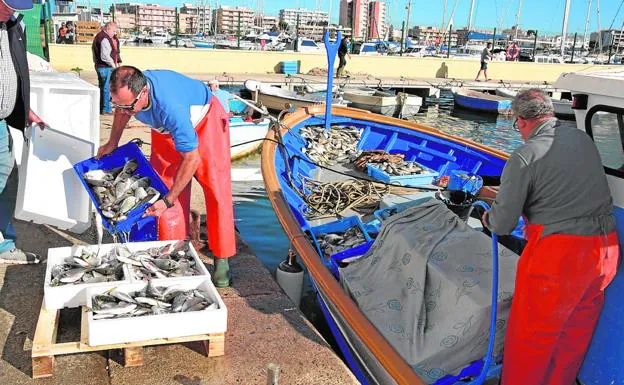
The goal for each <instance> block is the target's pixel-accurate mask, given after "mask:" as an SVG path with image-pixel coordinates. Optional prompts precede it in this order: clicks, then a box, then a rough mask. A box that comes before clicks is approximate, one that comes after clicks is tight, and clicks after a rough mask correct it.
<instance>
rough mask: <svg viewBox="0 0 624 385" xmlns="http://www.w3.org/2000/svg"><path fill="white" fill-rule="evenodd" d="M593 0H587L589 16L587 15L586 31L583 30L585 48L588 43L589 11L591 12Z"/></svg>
mask: <svg viewBox="0 0 624 385" xmlns="http://www.w3.org/2000/svg"><path fill="white" fill-rule="evenodd" d="M591 6H592V0H589V1H587V16H586V17H585V31H583V49H585V44H587V30H588V29H589V13H590V12H591Z"/></svg>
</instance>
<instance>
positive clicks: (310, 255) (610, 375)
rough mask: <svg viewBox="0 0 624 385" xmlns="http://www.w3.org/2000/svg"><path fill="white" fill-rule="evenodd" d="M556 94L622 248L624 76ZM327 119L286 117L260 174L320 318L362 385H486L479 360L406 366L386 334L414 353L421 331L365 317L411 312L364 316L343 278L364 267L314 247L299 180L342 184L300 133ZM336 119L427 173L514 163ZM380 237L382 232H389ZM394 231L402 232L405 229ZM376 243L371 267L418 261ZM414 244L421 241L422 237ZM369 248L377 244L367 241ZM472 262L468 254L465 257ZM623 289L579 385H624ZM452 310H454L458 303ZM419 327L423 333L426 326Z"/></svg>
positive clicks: (361, 116) (574, 79)
mask: <svg viewBox="0 0 624 385" xmlns="http://www.w3.org/2000/svg"><path fill="white" fill-rule="evenodd" d="M556 86H557V87H559V88H563V89H569V90H571V91H572V94H573V98H574V100H575V103H574V105H575V110H574V111H575V114H576V117H577V119H576V120H577V124H578V128H579V129H581V130H584V131H586V132H587V133H588V135H589V136H590V137H592V138H593V139H594V141H595V142H596V146H597V148H598V151H599V152H600V155H601V158H602V161H603V165H604V167H605V171H606V173H607V179H608V181H609V186H610V188H611V194H612V198H613V202H614V214H615V216H616V219H617V232H618V235H619V239H620V244H621V245H622V241H623V240H624V171H622V170H623V169H624V167H623V164H624V142H623V141H624V139H622V138H624V136H622V135H621V133H622V132H624V123H622V122H623V121H624V118H623V116H624V109H623V108H622V107H621V106H622V103H623V101H624V94H623V93H622V91H621V90H622V89H624V72H622V71H619V72H616V73H613V74H611V73H608V74H605V73H579V74H567V75H564V76H562V77H561V78H560V80H559V81H558V82H557V84H556ZM323 115H324V108H323V106H314V107H310V108H307V109H300V110H298V111H296V112H294V113H292V114H289V115H287V116H286V117H285V118H284V119H283V121H282V123H283V127H287V128H283V129H282V130H281V137H282V138H283V142H284V145H285V146H279V147H278V146H277V145H276V144H275V143H274V142H268V141H267V142H265V143H264V145H263V146H264V148H263V158H262V172H263V177H264V180H265V185H266V189H267V192H268V195H269V199H270V200H271V203H272V204H273V207H274V210H275V212H276V214H277V217H278V219H279V220H280V222H281V224H282V227H283V228H284V230H285V231H286V233H287V235H288V237H289V239H290V240H291V242H292V246H293V247H294V248H295V249H296V251H297V253H298V255H299V256H300V257H301V259H302V260H303V262H304V263H305V264H306V266H307V268H308V272H309V274H310V277H311V280H312V283H313V287H314V288H315V290H316V293H317V296H318V299H319V304H320V307H321V310H322V311H323V313H324V315H325V317H326V319H327V322H328V325H329V327H330V329H331V331H332V333H333V334H334V336H335V337H336V340H337V343H338V346H339V347H340V349H341V351H342V353H343V355H344V357H345V361H346V362H347V364H348V365H349V366H350V368H351V369H352V370H353V371H354V373H355V375H356V377H357V378H358V380H359V381H360V382H361V383H363V384H422V383H424V382H426V383H434V384H436V385H437V384H440V385H441V384H444V385H448V384H453V385H458V384H482V383H483V378H481V377H479V378H477V379H475V378H476V377H477V375H478V374H479V372H480V370H482V366H483V364H482V361H481V360H476V361H473V363H472V365H468V366H467V367H466V368H464V369H463V370H461V372H459V373H445V372H444V371H441V370H439V368H431V369H430V368H427V367H426V365H411V363H408V362H406V360H405V358H404V354H402V353H400V352H399V351H397V349H396V348H395V346H394V345H393V344H392V343H390V342H389V341H390V340H389V337H388V332H390V333H395V334H398V335H399V336H400V338H403V340H407V341H409V342H412V343H413V344H414V346H417V345H416V344H417V343H418V342H419V341H420V338H421V337H423V335H422V334H418V333H412V332H418V331H419V330H420V329H417V328H414V329H405V328H403V327H402V325H397V324H393V323H389V324H387V325H379V324H374V323H373V322H372V321H371V320H370V318H369V316H368V314H370V313H366V311H367V310H372V311H373V312H379V313H386V314H387V313H392V312H394V311H400V310H402V308H403V306H405V305H406V304H405V303H403V304H402V303H401V302H397V301H388V303H385V302H380V303H379V305H378V306H376V307H374V308H372V309H363V308H360V307H359V306H358V303H359V302H358V301H359V300H358V299H359V298H360V297H361V296H367V295H368V293H362V292H349V291H347V290H346V287H347V286H346V285H345V282H348V280H349V279H351V278H353V277H351V278H349V277H343V276H342V274H343V272H345V271H349V270H346V269H345V267H348V266H349V265H350V264H353V262H354V261H357V259H356V258H357V257H358V255H357V254H355V253H352V254H351V255H349V256H348V258H345V259H338V258H337V255H338V254H334V255H330V256H329V257H327V256H326V255H323V252H322V250H319V249H318V248H317V247H315V246H318V245H316V243H317V242H316V240H315V237H314V235H315V234H316V236H318V235H319V231H315V229H318V225H319V222H320V220H318V219H314V220H312V219H311V218H309V217H308V216H307V215H306V213H307V212H309V211H306V205H308V204H311V203H312V202H313V201H311V200H305V199H304V197H302V191H303V193H304V194H305V189H300V187H301V185H300V181H301V180H302V178H309V179H314V180H318V181H322V180H327V179H335V176H334V177H333V178H328V176H327V175H325V176H323V173H326V171H327V170H325V169H323V170H321V169H319V167H317V166H316V165H315V164H314V163H313V162H312V161H311V158H309V157H308V156H307V155H306V151H303V149H304V148H307V147H308V146H307V145H306V140H305V138H304V137H303V136H302V130H304V129H305V128H306V127H310V126H320V125H323V123H324V118H323ZM332 115H333V117H332V123H333V124H335V125H336V124H340V125H345V126H350V127H355V128H357V129H358V130H360V135H359V138H360V139H359V142H358V146H357V148H358V149H360V150H367V149H383V150H387V151H388V152H393V153H397V152H398V153H402V154H404V155H406V156H408V157H409V158H410V159H417V160H418V161H419V162H420V163H421V164H422V165H423V166H426V167H428V168H430V169H433V170H437V171H439V172H442V171H443V170H444V167H445V166H447V167H446V168H447V169H448V168H449V166H450V167H459V168H461V169H463V170H467V171H469V172H470V173H472V174H479V175H483V176H488V175H490V176H492V175H500V173H501V172H502V167H503V165H504V162H505V159H506V157H507V155H506V154H505V153H502V152H499V151H495V150H492V149H490V148H488V147H486V146H483V145H480V144H478V143H474V142H472V141H469V140H465V139H460V138H457V137H453V136H450V135H446V134H444V133H441V132H439V131H437V130H433V129H428V128H426V127H424V126H421V125H417V124H414V123H410V122H405V121H400V120H397V119H392V118H388V117H383V116H379V115H374V114H370V113H366V112H363V111H358V110H354V109H350V108H338V107H334V108H332ZM351 130H352V129H351ZM267 138H269V139H271V140H279V139H280V138H279V137H278V136H277V135H275V134H274V133H273V132H270V133H269V134H268V136H267ZM411 155H415V156H413V157H412V156H411ZM332 167H334V168H336V169H338V170H340V171H342V172H343V173H344V172H345V171H346V172H347V173H348V175H356V174H353V170H352V169H347V168H345V167H344V165H343V164H339V165H335V166H332ZM420 187H421V189H422V188H426V187H427V186H426V185H421V186H420ZM298 191H299V192H298ZM421 193H423V192H419V193H413V194H412V197H411V199H413V196H414V195H416V194H421ZM408 199H410V198H408V197H405V200H408ZM397 207H398V205H396V204H395V205H392V206H389V207H388V208H391V209H394V208H397ZM405 212H407V210H406V211H405ZM402 218H403V217H402ZM402 218H401V219H402ZM358 220H359V221H361V222H364V223H363V224H362V225H361V227H360V228H361V231H363V232H365V233H367V232H369V231H371V232H372V231H373V230H369V229H370V228H371V225H372V222H367V218H366V217H364V216H363V215H362V216H361V219H360V217H358ZM358 220H355V223H356V224H357V223H359V222H358ZM469 220H470V218H469ZM335 222H336V221H335V218H334V222H331V221H330V222H329V223H328V222H327V220H325V222H321V223H324V224H323V225H322V226H326V225H330V226H329V227H326V229H331V226H332V225H334V224H335ZM382 223H383V222H382ZM386 225H387V223H386ZM335 229H336V227H335V226H334V230H335ZM393 229H394V228H393ZM424 230H425V229H424V228H423V231H424ZM325 231H326V232H327V233H329V232H330V231H329V230H325ZM426 231H429V230H426ZM381 232H384V230H383V225H382V230H381ZM397 232H400V228H398V229H397ZM379 234H381V233H379ZM379 234H378V235H379ZM412 236H413V234H412ZM413 237H414V236H413ZM378 240H379V238H377V240H376V241H374V242H375V243H373V245H372V246H371V245H369V248H370V250H372V253H368V254H366V255H364V257H362V260H363V259H367V258H369V257H371V256H374V257H375V256H376V257H378V258H372V259H373V260H374V261H379V262H376V263H383V262H384V260H385V259H392V260H393V261H394V262H393V263H392V264H391V265H390V266H391V268H393V269H398V270H401V269H403V266H405V265H407V264H408V263H409V261H410V259H411V258H413V255H411V254H410V255H408V254H398V255H393V254H392V253H389V254H384V255H381V256H380V255H375V251H374V246H375V244H377V243H379V242H377V241H378ZM416 240H418V238H417V237H416ZM369 242H373V241H370V240H369ZM358 247H359V246H358ZM377 247H379V248H381V247H382V245H377ZM365 253H366V252H365ZM466 254H470V253H469V252H466ZM462 257H464V255H461V253H459V255H446V254H438V255H436V256H435V257H434V260H435V261H438V262H440V261H442V260H446V259H447V258H448V259H452V260H453V262H454V263H457V264H458V265H457V266H459V267H458V269H459V268H461V271H471V270H470V269H469V268H468V269H467V268H466V265H464V264H461V258H462ZM435 261H434V264H435V263H436V262H435ZM395 262H396V263H395ZM434 270H435V268H434ZM436 271H437V270H436ZM484 275H485V276H484V277H482V278H483V281H487V279H488V277H487V274H484ZM365 278H366V277H365ZM338 279H340V282H339V281H338ZM504 280H505V278H503V279H502V281H501V282H503V283H504ZM368 282H369V283H370V287H373V286H374V285H376V284H378V283H379V282H377V281H374V280H371V281H368ZM397 284H398V285H399V286H401V287H403V285H405V290H409V291H410V292H411V293H419V292H421V291H422V290H423V288H422V287H421V286H417V285H415V282H414V281H409V280H408V281H407V282H397ZM470 285H472V283H470ZM622 290H624V270H620V271H619V272H618V274H617V275H616V278H615V280H614V281H613V282H612V283H611V285H610V286H609V287H608V288H607V290H606V294H605V305H604V307H603V310H602V313H601V316H600V319H599V321H598V324H597V327H596V330H595V332H594V334H593V340H592V343H591V346H590V349H589V351H588V352H587V354H586V357H585V361H584V364H583V367H582V369H581V372H580V375H579V383H581V384H585V385H589V384H595V385H599V384H609V383H624V369H623V368H622V366H621V365H619V364H618V363H619V362H621V360H622V359H623V358H624V353H623V352H624V338H622V337H624V331H623V330H624V329H622V327H621V309H622V308H623V307H624V297H622V296H621V291H622ZM499 294H502V292H499ZM495 298H496V296H495ZM452 302H453V304H454V303H455V301H452ZM439 304H440V303H439V302H436V303H433V302H432V303H427V304H426V306H425V307H423V309H425V310H426V313H427V316H429V311H430V310H432V309H435V306H437V305H439ZM434 305H435V306H434ZM497 319H498V318H497ZM425 322H426V321H425ZM414 324H416V321H414ZM503 325H504V323H501V324H500V325H499V322H496V326H497V327H496V329H497V332H500V331H502V330H498V327H499V326H503ZM384 326H386V327H384ZM418 326H419V327H420V323H419V324H418ZM466 326H468V324H466V323H462V324H461V325H460V324H458V326H457V327H456V328H455V327H454V329H456V330H457V329H459V330H462V333H466V332H467V330H469V331H472V330H473V329H474V328H475V327H476V325H475V324H474V323H472V322H470V323H469V327H468V328H466ZM386 329H387V330H386ZM451 334H453V335H452V336H451V335H449V336H447V337H448V338H445V339H443V340H442V342H441V343H440V345H441V346H443V347H444V348H445V354H446V356H447V357H448V359H449V360H451V359H454V358H455V353H456V352H455V351H454V349H453V348H454V347H455V346H456V344H457V341H458V338H457V336H456V335H455V334H457V333H451ZM490 336H491V335H490ZM463 337H465V334H463ZM463 337H461V338H459V339H463ZM490 341H491V339H490ZM482 345H483V344H481V345H479V346H482ZM486 369H487V368H486ZM500 370H501V366H500V364H498V361H497V364H496V365H494V366H493V367H491V368H490V370H489V372H488V375H489V376H491V377H498V376H500ZM527 370H530V368H527ZM484 377H485V376H484Z"/></svg>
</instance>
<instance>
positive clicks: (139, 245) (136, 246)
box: [126, 241, 210, 285]
mask: <svg viewBox="0 0 624 385" xmlns="http://www.w3.org/2000/svg"><path fill="white" fill-rule="evenodd" d="M176 242H178V241H153V242H130V243H127V244H126V246H128V249H129V250H130V251H131V252H135V251H140V250H147V249H150V248H152V247H162V246H165V245H168V244H173V243H176ZM189 247H190V249H191V255H192V256H193V259H194V260H195V266H196V267H197V270H199V271H200V272H201V274H199V275H192V276H188V277H174V278H153V279H152V280H153V281H154V283H156V284H158V285H160V284H163V282H166V281H167V280H170V279H176V280H200V281H201V280H203V279H205V278H206V277H210V272H208V269H206V265H204V262H202V260H201V258H199V254H197V251H195V248H194V247H193V244H192V243H189ZM130 281H131V282H133V283H137V282H143V280H140V279H135V278H134V277H133V276H132V274H130Z"/></svg>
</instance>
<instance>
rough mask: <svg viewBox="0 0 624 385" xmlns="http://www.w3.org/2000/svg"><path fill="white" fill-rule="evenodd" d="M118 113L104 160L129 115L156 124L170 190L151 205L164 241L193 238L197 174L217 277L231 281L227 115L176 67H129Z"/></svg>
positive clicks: (157, 157)
mask: <svg viewBox="0 0 624 385" xmlns="http://www.w3.org/2000/svg"><path fill="white" fill-rule="evenodd" d="M110 90H111V99H112V104H113V107H114V108H115V117H114V120H113V128H112V132H111V136H110V139H109V140H108V142H107V143H106V144H104V145H102V146H101V147H100V148H99V150H98V154H97V157H98V158H100V157H102V156H104V155H106V154H109V153H110V152H112V151H113V150H114V149H115V148H117V146H118V144H119V140H120V138H121V134H122V132H123V130H124V128H125V127H126V125H127V123H128V121H129V120H130V117H131V116H134V117H135V118H136V119H137V120H139V121H140V122H143V123H145V124H147V125H149V126H150V127H152V137H151V141H152V152H151V157H150V163H151V165H152V167H154V170H156V172H157V173H158V174H159V175H160V177H161V178H162V180H163V182H165V184H166V185H167V186H168V187H169V193H168V194H167V195H166V196H165V197H163V199H161V200H159V201H157V202H156V203H154V204H153V205H152V206H151V207H150V208H148V209H147V211H146V215H152V216H155V217H159V219H158V238H159V239H161V240H162V239H187V238H188V234H189V215H190V203H191V183H190V182H191V179H192V178H193V177H195V179H197V181H198V182H199V184H200V185H201V187H202V189H203V190H204V196H205V200H206V212H207V213H208V215H207V219H206V225H207V229H208V231H207V232H208V244H209V246H210V249H211V250H212V252H213V253H214V255H215V256H216V258H215V274H214V275H213V281H214V283H215V285H216V286H218V287H225V286H228V285H229V265H228V260H227V258H229V257H231V256H233V255H234V254H235V253H236V240H235V235H234V234H235V233H234V214H233V207H232V186H231V180H230V179H231V176H230V133H229V120H228V115H227V114H226V113H225V111H224V109H223V106H222V105H221V103H220V102H219V100H218V99H217V98H213V94H212V92H211V91H210V89H209V88H208V86H206V85H205V84H204V83H202V82H200V81H198V80H194V79H191V78H188V77H186V76H184V75H181V74H179V73H176V72H173V71H164V70H158V71H145V72H141V71H140V70H138V69H137V68H135V67H130V66H123V67H119V68H117V69H115V70H114V71H113V73H112V74H111V80H110Z"/></svg>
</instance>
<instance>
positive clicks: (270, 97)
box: [245, 80, 348, 111]
mask: <svg viewBox="0 0 624 385" xmlns="http://www.w3.org/2000/svg"><path fill="white" fill-rule="evenodd" d="M245 88H246V89H247V90H249V91H250V92H251V93H252V95H254V100H255V101H256V102H259V103H260V104H262V105H263V106H265V107H266V108H268V109H269V110H273V111H282V110H285V109H286V108H287V107H286V106H287V105H289V104H290V105H292V106H293V107H295V108H302V107H310V106H313V105H317V104H321V103H324V102H325V96H324V95H317V94H306V93H298V92H294V91H290V90H287V89H283V88H280V87H276V86H272V85H268V84H262V83H260V82H256V81H252V80H247V81H246V82H245ZM333 103H334V105H340V106H346V105H347V104H348V102H347V101H345V100H343V99H342V98H335V99H334V101H333Z"/></svg>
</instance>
